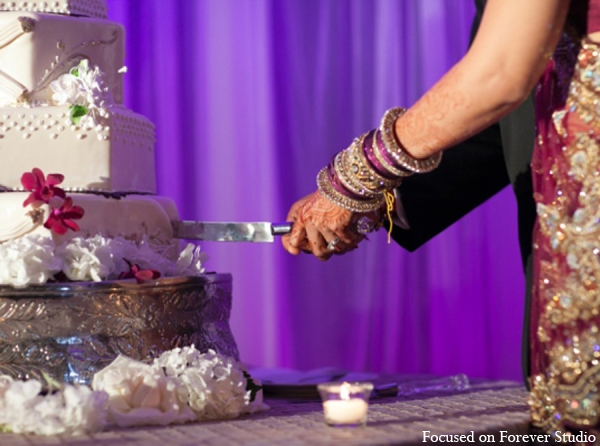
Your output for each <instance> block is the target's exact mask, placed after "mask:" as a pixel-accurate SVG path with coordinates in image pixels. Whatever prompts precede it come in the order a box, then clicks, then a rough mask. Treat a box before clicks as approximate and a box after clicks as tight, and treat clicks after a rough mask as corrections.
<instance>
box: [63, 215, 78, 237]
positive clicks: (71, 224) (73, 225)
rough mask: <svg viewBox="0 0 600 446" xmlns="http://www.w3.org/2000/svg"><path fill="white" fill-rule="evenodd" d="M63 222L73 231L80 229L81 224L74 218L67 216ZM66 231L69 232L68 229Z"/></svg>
mask: <svg viewBox="0 0 600 446" xmlns="http://www.w3.org/2000/svg"><path fill="white" fill-rule="evenodd" d="M61 223H62V224H63V225H64V226H66V227H67V228H69V229H71V230H73V231H79V225H78V224H77V223H75V222H74V221H72V220H68V219H66V218H65V219H63V220H62V221H61ZM65 232H67V230H66V229H65ZM63 234H64V232H63Z"/></svg>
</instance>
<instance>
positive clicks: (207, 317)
mask: <svg viewBox="0 0 600 446" xmlns="http://www.w3.org/2000/svg"><path fill="white" fill-rule="evenodd" d="M231 280H232V278H231V275H230V274H206V275H203V276H199V277H179V278H164V279H159V280H156V281H152V282H151V283H144V284H137V283H136V282H135V281H115V282H101V283H68V284H47V285H36V286H29V287H26V288H14V287H9V286H2V287H0V374H8V375H11V376H12V377H14V378H18V379H28V378H36V379H40V380H42V382H45V375H47V376H49V377H50V378H52V379H55V380H57V381H60V382H69V383H79V384H89V383H90V380H91V378H92V376H93V375H94V373H96V372H97V371H98V370H100V369H102V368H104V367H105V366H107V365H108V364H109V363H110V362H111V361H112V360H113V359H115V358H116V357H117V355H119V354H123V355H126V356H129V357H131V358H134V359H139V360H144V361H150V360H151V359H152V358H154V357H156V356H158V355H160V353H161V352H163V351H165V350H170V349H172V348H175V347H183V346H188V345H192V344H194V345H195V346H196V348H198V349H199V350H201V351H206V350H208V349H213V350H216V351H218V352H219V353H222V354H225V355H229V356H232V357H234V358H236V359H237V358H238V356H239V355H238V350H237V346H236V343H235V340H234V338H233V335H232V333H231V330H230V328H229V315H230V312H231V285H232V283H231Z"/></svg>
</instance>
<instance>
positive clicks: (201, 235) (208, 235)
mask: <svg viewBox="0 0 600 446" xmlns="http://www.w3.org/2000/svg"><path fill="white" fill-rule="evenodd" d="M171 224H172V226H173V237H175V238H183V239H190V240H205V241H212V242H259V243H260V242H263V243H270V242H273V241H274V240H275V236H278V235H284V234H287V233H289V232H290V231H291V230H292V225H293V223H290V222H286V223H269V222H217V221H193V220H181V221H172V222H171Z"/></svg>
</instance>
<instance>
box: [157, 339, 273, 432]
mask: <svg viewBox="0 0 600 446" xmlns="http://www.w3.org/2000/svg"><path fill="white" fill-rule="evenodd" d="M154 364H155V366H157V367H160V368H161V369H162V370H163V371H164V372H165V373H166V374H167V376H172V377H174V378H176V379H177V380H178V382H179V383H180V386H181V388H180V389H179V392H178V394H179V397H180V399H181V400H182V401H183V402H185V403H186V404H188V405H189V407H190V408H191V409H192V410H193V411H194V413H195V414H196V417H197V418H198V419H199V420H216V419H224V418H235V417H238V416H239V415H241V414H244V413H253V412H256V411H258V410H261V409H263V408H265V406H263V402H262V390H259V391H258V392H257V393H256V395H255V398H254V400H253V401H250V400H251V398H252V392H251V390H247V387H248V379H247V378H246V376H245V374H244V372H245V366H244V365H243V364H242V363H241V362H237V361H235V360H234V359H233V358H230V357H228V356H224V355H221V354H219V353H216V352H215V351H213V350H209V351H208V352H207V353H200V352H199V351H198V350H196V349H195V348H194V347H193V346H192V347H184V348H182V349H174V350H171V351H170V352H166V353H163V354H162V355H161V356H160V357H159V358H158V359H156V360H155V361H154ZM255 384H257V385H260V382H257V381H255Z"/></svg>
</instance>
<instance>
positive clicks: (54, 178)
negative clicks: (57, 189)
mask: <svg viewBox="0 0 600 446" xmlns="http://www.w3.org/2000/svg"><path fill="white" fill-rule="evenodd" d="M64 179H65V176H64V175H61V174H60V173H51V174H48V177H46V184H48V185H49V186H56V185H57V184H60V183H62V182H63V181H64Z"/></svg>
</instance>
